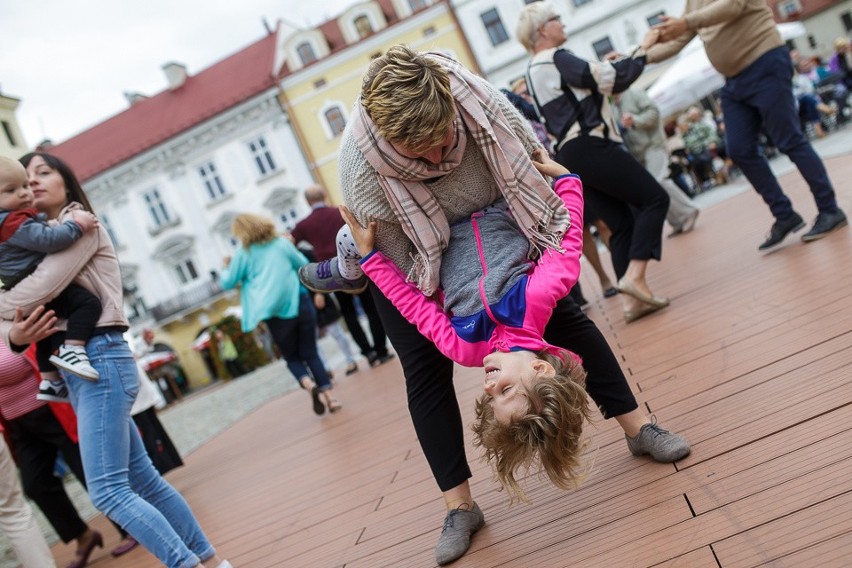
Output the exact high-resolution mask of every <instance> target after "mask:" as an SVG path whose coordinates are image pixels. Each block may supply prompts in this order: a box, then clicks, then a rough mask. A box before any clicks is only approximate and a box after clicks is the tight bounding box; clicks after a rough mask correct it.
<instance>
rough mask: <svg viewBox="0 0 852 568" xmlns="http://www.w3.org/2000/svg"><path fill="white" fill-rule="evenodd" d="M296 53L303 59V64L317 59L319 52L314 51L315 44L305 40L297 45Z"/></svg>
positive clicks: (308, 63)
mask: <svg viewBox="0 0 852 568" xmlns="http://www.w3.org/2000/svg"><path fill="white" fill-rule="evenodd" d="M296 54H297V55H298V56H299V59H300V60H301V61H302V65H310V64H311V63H313V62H314V61H316V60H317V54H316V52H315V51H314V46H312V45H311V44H310V43H309V42H307V41H303V42H302V43H300V44H299V45H297V46H296Z"/></svg>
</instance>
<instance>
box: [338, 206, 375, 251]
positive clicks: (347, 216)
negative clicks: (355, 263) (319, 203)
mask: <svg viewBox="0 0 852 568" xmlns="http://www.w3.org/2000/svg"><path fill="white" fill-rule="evenodd" d="M340 214H341V215H343V220H344V221H346V224H347V225H349V230H350V231H352V238H353V239H355V244H356V245H358V253H359V254H360V255H361V256H367V255H368V254H370V253H371V252H373V247H374V246H375V244H376V222H375V221H370V224H369V226H368V227H367V228H366V229H365V228H364V227H362V226H361V223H359V222H358V220H357V219H355V216H354V215H352V212H351V211H349V209H347V208H346V206H345V205H341V206H340Z"/></svg>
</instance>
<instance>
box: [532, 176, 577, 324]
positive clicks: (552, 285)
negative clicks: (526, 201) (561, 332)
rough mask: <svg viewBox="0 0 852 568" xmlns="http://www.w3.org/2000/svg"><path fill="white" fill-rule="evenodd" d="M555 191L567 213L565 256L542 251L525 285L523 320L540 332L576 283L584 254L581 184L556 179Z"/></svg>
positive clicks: (572, 179)
mask: <svg viewBox="0 0 852 568" xmlns="http://www.w3.org/2000/svg"><path fill="white" fill-rule="evenodd" d="M554 190H555V191H556V194H557V195H559V197H560V198H562V202H563V203H565V207H566V208H567V209H568V213H569V215H570V217H571V226H570V227H569V228H568V230H567V231H565V235H564V236H563V237H562V249H563V250H564V252H563V253H560V252H559V251H555V250H552V249H548V250H546V251H544V253H543V254H542V255H541V258H539V259H538V262H536V266H535V269H534V270H533V271H532V273H531V274H530V277H529V281H528V282H527V306H528V307H527V315H526V319H527V320H529V319H530V318H533V320H532V321H533V322H534V324H535V327H536V329H538V330H539V331H542V332H543V331H544V326H546V325H547V322H548V320H549V319H550V314H551V312H552V311H553V307H554V306H556V302H558V301H559V300H561V299H562V298H564V297H565V296H566V295H567V294H568V292H569V291H570V290H571V288H572V287H573V286H574V284H576V283H577V279H578V278H579V277H580V254H581V253H582V251H583V184H582V182H580V178H579V177H578V176H576V175H573V174H571V175H567V176H563V177H560V178H558V179H557V180H556V184H555V186H554Z"/></svg>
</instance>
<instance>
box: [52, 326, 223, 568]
mask: <svg viewBox="0 0 852 568" xmlns="http://www.w3.org/2000/svg"><path fill="white" fill-rule="evenodd" d="M86 351H87V352H88V355H89V359H90V360H91V363H92V366H93V367H95V369H97V371H98V373H100V378H99V379H98V380H97V381H96V382H93V381H88V380H86V379H83V378H80V377H78V376H76V375H72V374H70V373H65V372H63V373H62V376H63V377H64V378H65V382H66V383H67V385H68V390H69V391H70V393H71V402H72V404H73V405H74V409H75V410H76V412H77V432H78V434H79V437H80V455H81V457H82V459H83V470H84V471H85V473H86V482H87V483H88V486H89V496H90V497H91V499H92V504H94V506H95V507H96V508H97V509H98V510H99V511H101V512H102V513H103V514H104V515H106V516H107V517H109V518H110V519H112V520H114V521H115V522H116V523H118V524H119V525H121V526H122V527H123V528H124V529H125V530H126V531H127V532H128V533H130V535H131V536H133V538H135V539H136V540H137V541H139V543H140V544H141V545H142V546H144V547H145V548H147V549H148V550H149V551H150V552H151V553H152V554H154V556H156V557H157V558H158V559H159V560H160V561H161V562H162V563H163V564H165V565H166V566H168V567H169V568H191V567H194V566H197V565H198V564H199V559H204V560H206V559H208V558H211V557H212V556H213V555H214V554H215V550H214V549H213V547H212V546H211V545H210V542H209V541H208V540H207V537H206V536H205V535H204V532H203V531H202V530H201V527H200V526H199V525H198V521H196V519H195V516H194V515H193V514H192V511H191V510H190V508H189V505H188V504H187V503H186V501H185V500H184V498H183V497H182V496H181V495H180V493H178V492H177V491H176V490H175V489H174V488H173V487H172V486H171V485H169V483H168V482H166V480H164V479H163V477H162V476H161V475H160V474H159V473H158V472H157V470H156V469H155V468H154V465H153V464H152V463H151V459H150V458H149V457H148V454H147V453H146V452H145V446H144V445H143V444H142V439H141V437H140V436H139V431H138V430H137V429H136V426H135V424H134V422H133V420H132V419H131V418H130V407H131V406H132V405H133V401H134V399H135V398H136V394H137V393H138V391H139V379H138V376H137V372H138V371H137V369H136V362H135V360H134V359H133V354H132V353H131V352H130V348H129V347H128V346H127V343H126V342H125V341H124V338H123V337H122V334H121V333H118V332H109V333H104V334H101V335H95V336H93V337H92V338H91V339H90V340H89V342H88V344H87V345H86Z"/></svg>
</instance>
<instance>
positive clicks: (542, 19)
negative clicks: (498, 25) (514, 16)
mask: <svg viewBox="0 0 852 568" xmlns="http://www.w3.org/2000/svg"><path fill="white" fill-rule="evenodd" d="M557 15H558V14H557V13H556V10H555V9H554V8H553V6H551V5H550V3H549V2H532V3H531V4H527V5H526V6H524V9H523V10H522V11H521V16H520V18H518V25H517V26H515V37H517V38H518V41H519V42H521V45H523V46H524V49H526V50H527V51H528V52H529V53H531V54H532V53H534V49H533V48H534V47H535V44H536V42H537V41H538V30H539V28H540V27H541V26H543V25H544V24H546V23H547V21H548V20H549V19H550V18H552V17H553V16H557Z"/></svg>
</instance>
